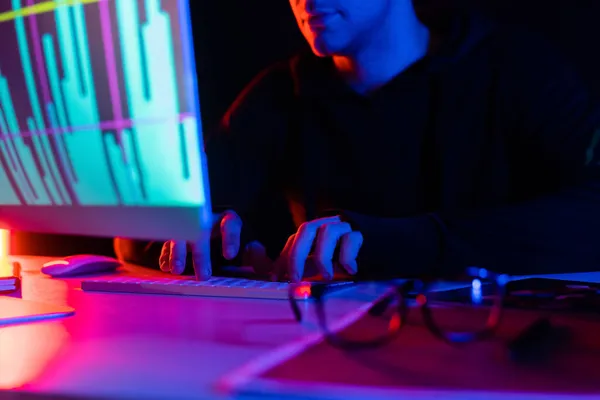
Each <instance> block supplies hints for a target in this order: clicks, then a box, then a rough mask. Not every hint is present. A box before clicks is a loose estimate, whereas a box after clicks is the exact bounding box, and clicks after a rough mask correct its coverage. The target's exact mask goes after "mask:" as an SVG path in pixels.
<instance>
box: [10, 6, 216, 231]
mask: <svg viewBox="0 0 600 400" xmlns="http://www.w3.org/2000/svg"><path fill="white" fill-rule="evenodd" d="M188 7H189V4H188V1H187V0H162V1H161V0H80V1H54V2H48V1H34V0H7V1H3V2H2V5H0V38H2V40H0V135H1V137H0V162H1V167H2V168H0V222H1V223H2V224H4V225H6V226H7V227H9V228H15V229H20V230H28V231H38V232H52V233H75V234H88V235H101V236H107V235H108V236H117V235H120V236H130V237H140V238H146V237H152V238H167V237H168V238H170V237H172V236H173V234H171V232H170V230H171V229H170V228H169V227H168V226H169V225H171V224H172V223H177V222H179V223H183V224H186V223H188V224H189V227H188V228H189V229H186V227H184V228H183V231H186V232H187V233H186V234H183V236H186V237H187V236H190V235H192V236H193V231H194V230H198V229H200V227H201V225H202V223H201V222H202V221H201V220H202V215H204V214H207V212H204V211H206V210H204V209H210V204H209V203H210V201H209V199H208V198H209V196H208V195H207V194H208V184H207V178H206V171H205V170H204V168H203V166H204V165H205V162H204V159H203V157H204V156H203V152H202V129H201V121H200V113H199V103H198V96H197V85H196V70H195V65H194V62H195V61H194V54H193V44H192V35H191V28H190V16H189V9H188ZM94 215H96V217H94ZM189 219H192V220H194V219H196V220H197V221H195V222H188V220H189ZM177 220H179V221H177ZM142 221H145V222H142ZM170 221H172V222H170ZM132 223H137V224H138V225H140V226H136V227H132V226H128V227H127V226H126V225H131V224H132ZM152 224H154V227H153V228H151V229H150V228H148V227H149V226H150V225H152ZM148 229H150V231H152V233H150V234H149V232H148ZM138 231H139V232H138ZM174 234H175V236H180V235H179V234H178V233H177V232H174ZM157 235H158V236H159V237H156V236H157Z"/></svg>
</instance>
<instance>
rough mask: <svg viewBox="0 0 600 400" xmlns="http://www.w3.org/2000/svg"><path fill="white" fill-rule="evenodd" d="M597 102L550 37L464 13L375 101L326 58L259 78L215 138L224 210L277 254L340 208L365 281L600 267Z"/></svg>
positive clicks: (214, 169)
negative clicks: (281, 204)
mask: <svg viewBox="0 0 600 400" xmlns="http://www.w3.org/2000/svg"><path fill="white" fill-rule="evenodd" d="M598 127H600V112H598V109H597V108H596V104H595V103H594V102H593V100H592V98H591V96H590V94H589V93H588V92H587V90H586V88H585V87H584V86H583V85H582V83H581V82H580V81H579V79H578V77H577V76H576V74H575V73H574V72H573V71H571V70H570V69H569V68H568V67H566V66H565V64H564V63H563V61H562V60H561V59H560V57H558V55H557V53H556V52H555V51H553V49H551V48H550V47H549V46H548V45H547V44H546V43H544V42H543V41H542V40H540V39H537V38H534V37H532V36H531V35H529V34H526V33H524V32H519V31H517V30H514V29H509V28H505V27H499V26H495V25H494V24H492V23H490V22H489V21H486V20H484V19H483V18H479V17H473V16H469V17H465V18H457V19H456V20H455V23H453V24H451V29H450V30H449V32H446V33H445V39H444V40H443V41H442V45H441V46H440V47H439V48H438V50H437V51H435V52H433V53H432V54H431V55H429V56H427V57H425V58H424V59H421V60H420V61H418V62H416V63H415V64H413V65H412V66H410V67H409V68H407V69H406V70H405V71H403V72H402V73H401V74H400V75H398V76H397V77H396V78H394V79H393V80H392V81H391V82H389V83H388V84H387V85H385V86H384V87H382V88H380V89H378V90H377V91H375V92H374V93H372V94H369V95H368V96H361V95H358V94H356V93H355V92H353V91H352V90H351V89H349V88H348V87H347V86H346V85H345V84H344V83H343V82H342V81H341V79H339V78H338V77H337V75H336V73H335V70H334V68H333V66H332V62H331V60H330V59H328V58H317V57H315V56H313V55H309V54H306V55H301V56H298V57H296V58H294V59H293V60H291V61H290V62H286V63H283V64H280V65H277V66H274V67H272V68H269V69H268V70H266V71H264V72H263V73H261V74H260V75H259V76H258V77H257V78H256V79H255V80H254V81H253V82H252V83H251V84H250V85H249V86H248V87H247V88H246V89H245V91H244V92H243V93H242V94H241V96H240V97H239V98H238V100H237V101H236V102H235V103H234V105H233V106H232V108H231V109H230V111H229V112H228V113H227V115H226V117H225V118H224V120H223V124H222V130H221V131H220V132H219V133H218V134H216V135H214V136H212V137H211V138H210V139H209V140H208V141H207V143H206V151H207V156H208V162H209V175H210V182H211V190H212V198H213V205H214V206H216V207H222V208H233V209H235V210H236V211H238V212H239V213H240V214H241V215H242V217H243V218H244V220H245V221H246V226H250V227H252V228H254V234H253V237H252V238H253V239H258V240H261V241H263V242H265V243H266V244H267V246H268V247H269V250H270V253H271V254H272V255H273V256H276V254H277V252H278V251H279V250H280V249H281V246H282V245H283V243H284V242H285V239H286V238H287V236H288V235H290V234H291V233H293V232H294V226H291V225H289V226H288V225H286V224H285V223H282V221H283V220H284V219H285V217H286V214H285V213H280V211H281V208H279V209H278V208H277V207H275V200H274V199H278V196H279V195H281V196H282V197H281V199H283V197H285V199H286V201H287V204H289V205H290V206H291V207H290V209H291V210H292V214H293V216H294V220H295V223H296V225H297V224H298V223H299V222H301V221H302V220H307V219H312V218H316V217H318V216H321V215H323V214H325V213H328V212H330V211H329V210H331V209H334V210H336V211H335V212H337V213H340V214H341V215H343V216H344V218H346V219H347V220H349V221H350V222H351V223H352V224H353V225H354V227H355V229H357V230H360V231H361V232H362V234H363V236H364V244H363V247H362V249H361V251H360V255H359V260H358V261H359V270H360V274H361V275H362V276H363V277H377V278H379V277H388V276H412V275H420V274H426V273H431V272H436V273H440V274H441V273H456V272H459V271H461V270H462V269H463V268H465V267H467V266H471V265H478V266H482V267H487V268H490V269H492V270H496V271H502V272H506V273H511V274H529V273H554V272H570V271H575V270H577V271H584V270H599V269H600V251H599V248H600V246H599V245H598V243H600V242H599V241H598V239H600V237H599V235H597V234H596V232H597V229H599V228H598V227H600V215H599V214H600V212H599V211H600V201H599V200H600V191H599V190H598V186H595V185H594V183H593V181H592V180H591V173H592V172H593V171H592V169H593V168H594V166H593V165H594V164H593V163H591V162H589V159H590V156H591V148H590V144H591V142H592V137H593V134H594V131H595V129H596V128H598Z"/></svg>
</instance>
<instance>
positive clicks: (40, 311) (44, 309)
mask: <svg viewBox="0 0 600 400" xmlns="http://www.w3.org/2000/svg"><path fill="white" fill-rule="evenodd" d="M73 314H75V310H74V309H72V308H71V307H66V306H58V305H53V304H46V303H38V302H35V301H29V300H23V299H16V298H13V297H0V327H3V326H7V325H14V324H22V323H27V322H36V321H42V320H47V319H55V318H62V317H68V316H71V315H73Z"/></svg>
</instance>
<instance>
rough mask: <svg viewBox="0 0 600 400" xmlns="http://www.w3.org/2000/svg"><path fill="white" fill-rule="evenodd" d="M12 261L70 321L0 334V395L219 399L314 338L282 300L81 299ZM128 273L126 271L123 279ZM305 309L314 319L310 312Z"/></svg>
mask: <svg viewBox="0 0 600 400" xmlns="http://www.w3.org/2000/svg"><path fill="white" fill-rule="evenodd" d="M14 260H15V261H19V262H21V264H22V270H23V272H22V273H23V279H22V289H21V292H22V298H23V299H25V300H33V301H40V302H47V303H51V304H56V305H68V306H71V307H74V308H75V309H76V314H75V315H74V316H72V317H69V318H66V319H61V320H53V321H48V322H42V323H35V324H29V325H18V326H11V327H5V328H2V329H0V389H12V388H17V389H20V390H23V391H26V392H34V393H46V394H54V395H59V394H60V395H74V396H86V395H87V396H90V395H93V396H97V397H110V398H115V397H117V398H145V399H155V398H178V399H187V398H196V399H197V398H199V399H218V398H220V397H219V395H218V394H217V393H216V392H215V391H214V385H215V383H216V382H217V381H218V380H219V379H220V378H222V377H223V376H225V375H226V374H228V373H230V372H232V371H234V370H237V369H239V368H240V367H242V366H243V365H245V364H246V363H248V362H250V361H252V360H256V359H257V358H260V356H265V355H266V354H269V353H270V352H271V351H273V350H274V349H275V348H276V347H278V346H283V345H287V344H290V343H293V342H295V341H298V340H301V339H303V338H306V337H307V336H309V335H313V334H315V333H316V332H317V331H318V329H317V327H316V324H315V323H314V321H311V320H310V319H309V321H308V323H304V324H302V325H299V324H297V323H296V322H295V321H294V319H293V317H292V314H291V312H290V309H289V305H288V304H287V302H286V301H277V300H250V299H227V298H201V297H177V296H159V295H152V296H148V295H131V294H116V293H110V294H109V293H88V292H83V291H82V290H81V289H80V280H78V279H64V280H57V279H51V278H48V277H46V276H45V275H43V274H41V273H40V272H39V269H40V266H41V264H42V263H44V262H45V261H47V260H48V258H43V257H14ZM136 271H137V272H140V271H139V267H135V266H127V267H126V271H125V272H122V274H126V275H127V274H135V273H136ZM143 271H144V273H146V274H147V273H149V271H148V270H147V269H144V270H143ZM156 274H158V275H160V274H161V273H160V272H156ZM594 275H595V278H598V274H594ZM163 276H164V275H163ZM580 278H582V279H584V278H585V279H589V280H595V279H592V278H594V277H592V276H585V277H584V276H581V277H580ZM352 290H353V289H350V292H348V291H344V292H343V296H340V299H337V300H336V302H337V304H336V305H335V307H331V308H330V310H336V312H338V313H339V315H338V317H340V318H341V317H343V316H346V315H347V314H349V313H352V312H354V311H355V310H356V309H358V308H360V306H361V305H364V303H365V302H366V301H367V299H363V300H358V299H356V298H353V293H352V292H351V291H352ZM304 307H305V308H306V310H305V315H307V316H312V315H313V313H312V312H310V311H311V310H310V307H311V306H310V305H309V304H306V305H304Z"/></svg>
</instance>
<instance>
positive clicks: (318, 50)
mask: <svg viewBox="0 0 600 400" xmlns="http://www.w3.org/2000/svg"><path fill="white" fill-rule="evenodd" d="M310 47H311V48H312V51H313V53H314V54H315V55H316V56H317V57H331V56H334V55H336V54H339V53H341V51H340V49H339V48H338V47H339V46H333V45H332V44H331V43H325V42H323V41H319V40H317V41H315V42H313V43H311V46H310Z"/></svg>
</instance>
